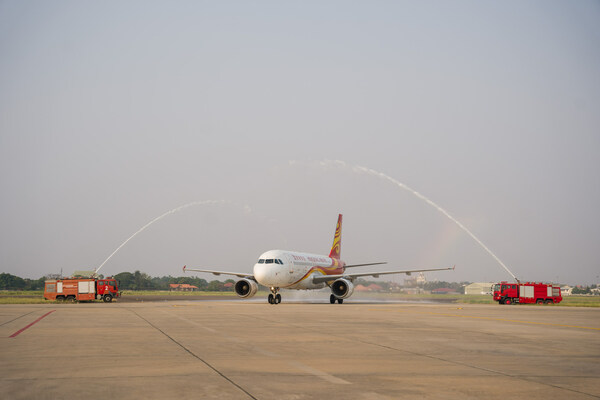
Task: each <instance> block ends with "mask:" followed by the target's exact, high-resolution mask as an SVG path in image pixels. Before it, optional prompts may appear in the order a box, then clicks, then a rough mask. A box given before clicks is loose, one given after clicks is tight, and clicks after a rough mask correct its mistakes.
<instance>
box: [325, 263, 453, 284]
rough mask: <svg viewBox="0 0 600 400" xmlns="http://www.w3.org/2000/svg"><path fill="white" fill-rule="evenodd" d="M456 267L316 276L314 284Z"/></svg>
mask: <svg viewBox="0 0 600 400" xmlns="http://www.w3.org/2000/svg"><path fill="white" fill-rule="evenodd" d="M455 267H456V266H453V267H447V268H430V269H407V270H402V271H383V272H357V273H354V274H342V275H321V276H314V277H313V283H322V282H330V281H334V280H336V279H339V278H349V279H351V280H354V279H355V278H359V277H361V276H372V277H374V278H379V275H391V274H406V275H410V274H412V273H413V272H427V271H444V270H448V269H452V270H453V269H454V268H455Z"/></svg>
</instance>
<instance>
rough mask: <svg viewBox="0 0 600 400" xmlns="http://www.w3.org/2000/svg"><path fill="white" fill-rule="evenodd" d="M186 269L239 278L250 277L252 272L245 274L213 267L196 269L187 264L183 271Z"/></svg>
mask: <svg viewBox="0 0 600 400" xmlns="http://www.w3.org/2000/svg"><path fill="white" fill-rule="evenodd" d="M186 271H195V272H208V273H210V274H213V275H233V276H237V277H238V278H250V277H251V276H252V274H245V273H243V272H225V271H214V270H211V269H195V268H187V267H186V266H185V265H184V266H183V272H186Z"/></svg>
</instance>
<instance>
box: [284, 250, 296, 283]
mask: <svg viewBox="0 0 600 400" xmlns="http://www.w3.org/2000/svg"><path fill="white" fill-rule="evenodd" d="M283 262H284V263H285V264H286V265H287V266H288V271H289V273H288V283H294V282H295V281H296V273H295V271H296V268H295V265H294V260H293V258H292V257H291V256H290V255H288V254H286V255H285V259H283Z"/></svg>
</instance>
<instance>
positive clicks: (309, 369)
mask: <svg viewBox="0 0 600 400" xmlns="http://www.w3.org/2000/svg"><path fill="white" fill-rule="evenodd" d="M162 312H163V313H165V314H167V315H169V316H171V317H175V318H179V319H180V320H182V321H185V322H188V323H190V324H192V325H196V326H198V327H200V328H203V329H205V330H207V331H209V332H211V333H214V334H218V335H219V336H220V337H221V338H223V339H225V340H228V341H230V342H234V343H240V344H245V343H246V341H245V340H243V339H240V338H237V337H234V336H230V335H227V334H222V333H218V332H217V331H216V330H215V329H212V328H209V327H207V326H204V325H202V324H199V323H197V322H195V321H192V320H190V319H187V318H185V317H182V316H180V315H175V314H171V313H169V312H167V311H162ZM250 350H251V351H253V352H255V353H257V354H259V355H262V356H267V357H271V358H277V359H280V360H282V361H284V362H286V363H287V364H288V365H290V366H292V367H294V368H296V369H298V370H300V371H303V372H308V373H309V374H311V375H314V376H316V377H318V378H321V379H323V380H326V381H327V382H330V383H336V384H345V385H349V384H351V383H350V382H348V381H345V380H343V379H341V378H338V377H336V376H333V375H330V374H328V373H327V372H324V371H321V370H318V369H315V368H312V367H309V366H308V365H306V364H303V363H301V362H299V361H295V360H289V359H287V358H286V357H284V356H281V355H279V354H277V353H274V352H272V351H268V350H264V349H262V348H260V347H258V346H250Z"/></svg>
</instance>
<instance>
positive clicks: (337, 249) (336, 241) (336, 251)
mask: <svg viewBox="0 0 600 400" xmlns="http://www.w3.org/2000/svg"><path fill="white" fill-rule="evenodd" d="M341 254H342V214H340V215H338V221H337V225H336V227H335V235H334V236H333V244H332V245H331V251H330V252H329V257H331V258H336V259H338V260H339V259H340V256H341Z"/></svg>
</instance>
